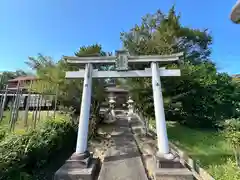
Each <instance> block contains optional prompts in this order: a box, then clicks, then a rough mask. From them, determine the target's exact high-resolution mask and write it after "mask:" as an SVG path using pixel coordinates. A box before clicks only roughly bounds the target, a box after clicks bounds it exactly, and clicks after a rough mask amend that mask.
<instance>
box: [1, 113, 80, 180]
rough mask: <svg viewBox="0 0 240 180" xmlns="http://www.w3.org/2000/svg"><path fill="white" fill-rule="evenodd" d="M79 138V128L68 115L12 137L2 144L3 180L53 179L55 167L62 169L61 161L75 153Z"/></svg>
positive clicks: (9, 136)
mask: <svg viewBox="0 0 240 180" xmlns="http://www.w3.org/2000/svg"><path fill="white" fill-rule="evenodd" d="M76 137H77V136H76V128H75V126H74V124H73V122H71V121H70V120H69V118H67V117H66V116H65V117H58V118H56V119H55V120H54V119H49V120H47V121H45V122H44V123H42V124H41V126H40V127H39V128H37V129H35V130H30V131H27V132H24V133H21V134H10V135H8V136H7V137H5V138H4V139H2V141H1V142H0V180H21V179H23V180H30V179H32V180H33V179H34V180H37V179H41V180H43V179H49V177H47V176H49V175H50V176H51V172H50V171H51V168H52V170H53V171H55V170H56V168H59V167H58V165H57V161H58V160H60V159H61V158H63V156H64V155H65V156H66V155H67V152H69V151H71V152H72V151H73V149H74V147H75V142H76ZM71 152H70V153H71ZM67 156H68V155H67ZM65 158H67V157H65ZM59 164H62V162H61V163H59ZM50 166H51V167H50Z"/></svg>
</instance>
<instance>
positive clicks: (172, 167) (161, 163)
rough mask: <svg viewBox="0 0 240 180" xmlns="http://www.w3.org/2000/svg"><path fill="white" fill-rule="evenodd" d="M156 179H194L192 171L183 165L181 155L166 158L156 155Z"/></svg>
mask: <svg viewBox="0 0 240 180" xmlns="http://www.w3.org/2000/svg"><path fill="white" fill-rule="evenodd" d="M155 162H156V167H155V179H156V180H193V179H194V177H193V174H192V172H191V171H190V170H189V169H187V168H186V167H184V166H183V164H182V163H181V162H180V159H179V157H175V158H173V159H166V158H164V157H162V156H161V157H159V156H157V155H156V156H155Z"/></svg>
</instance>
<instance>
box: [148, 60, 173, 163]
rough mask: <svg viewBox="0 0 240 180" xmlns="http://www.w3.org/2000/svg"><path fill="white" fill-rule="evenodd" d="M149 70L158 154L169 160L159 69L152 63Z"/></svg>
mask: <svg viewBox="0 0 240 180" xmlns="http://www.w3.org/2000/svg"><path fill="white" fill-rule="evenodd" d="M151 68H152V89H153V101H154V111H155V120H156V130H157V143H158V154H159V155H160V156H164V157H165V158H167V159H170V158H172V154H169V152H170V151H169V145H168V137H167V129H166V120H165V112H164V102H163V96H162V87H161V80H160V75H159V70H158V69H159V67H158V64H157V62H152V63H151Z"/></svg>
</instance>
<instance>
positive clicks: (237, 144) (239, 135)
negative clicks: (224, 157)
mask: <svg viewBox="0 0 240 180" xmlns="http://www.w3.org/2000/svg"><path fill="white" fill-rule="evenodd" d="M224 126H225V131H224V133H225V136H226V138H227V140H228V141H229V142H230V143H231V145H232V147H233V149H234V151H235V158H236V164H237V165H238V166H239V167H240V156H239V153H240V152H239V151H240V119H239V118H233V119H230V120H227V121H226V122H225V124H224Z"/></svg>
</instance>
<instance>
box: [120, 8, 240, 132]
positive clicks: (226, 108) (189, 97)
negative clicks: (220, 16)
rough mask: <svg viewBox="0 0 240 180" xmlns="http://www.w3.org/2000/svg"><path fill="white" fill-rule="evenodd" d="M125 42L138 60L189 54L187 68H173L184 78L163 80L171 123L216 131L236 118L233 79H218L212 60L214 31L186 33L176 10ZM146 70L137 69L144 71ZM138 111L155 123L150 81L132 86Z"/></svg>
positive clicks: (147, 22) (151, 17)
mask: <svg viewBox="0 0 240 180" xmlns="http://www.w3.org/2000/svg"><path fill="white" fill-rule="evenodd" d="M121 39H122V41H123V44H124V46H125V48H126V49H127V50H128V51H129V52H130V54H132V55H162V54H172V53H178V52H184V56H183V58H182V63H180V64H170V65H167V66H166V67H167V68H180V69H181V77H167V78H164V77H162V78H161V81H162V86H163V95H164V101H165V110H166V114H167V119H169V120H173V119H174V120H177V121H179V122H180V123H182V124H185V125H188V126H191V127H204V128H210V127H214V126H215V125H216V124H217V122H218V121H221V120H222V119H224V118H226V117H229V116H232V115H233V111H234V109H235V108H236V107H235V103H233V102H235V101H236V100H235V99H236V98H237V95H236V93H235V92H236V89H237V87H236V86H235V84H234V83H232V79H231V77H229V76H228V75H227V74H224V73H218V72H217V70H216V66H215V64H214V63H213V62H211V60H210V54H211V48H210V45H211V44H212V37H211V35H210V34H209V33H208V30H199V29H192V28H189V27H185V26H183V25H182V24H181V23H180V15H177V13H176V12H175V7H174V6H173V7H172V8H171V9H170V10H169V12H168V13H167V14H164V13H162V12H161V11H160V10H158V11H157V12H156V13H155V14H147V15H146V16H145V17H143V18H142V22H141V24H140V25H135V27H134V28H132V29H131V30H130V31H129V32H123V33H122V34H121ZM146 66H149V65H146V64H140V65H134V66H132V67H131V68H132V69H144V68H145V67H146ZM128 84H129V85H130V87H131V88H130V92H131V94H132V97H133V99H134V100H135V106H137V108H139V109H141V110H142V111H143V112H144V113H145V115H146V116H148V117H151V118H154V113H153V98H152V87H151V79H150V78H134V79H130V80H128Z"/></svg>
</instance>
